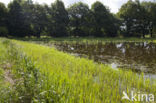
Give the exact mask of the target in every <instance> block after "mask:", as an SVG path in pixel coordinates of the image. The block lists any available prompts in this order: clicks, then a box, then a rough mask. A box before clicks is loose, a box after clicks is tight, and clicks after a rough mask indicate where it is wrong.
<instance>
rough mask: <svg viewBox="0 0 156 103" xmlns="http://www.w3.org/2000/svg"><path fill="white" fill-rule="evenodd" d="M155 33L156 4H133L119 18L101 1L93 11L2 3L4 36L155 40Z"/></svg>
mask: <svg viewBox="0 0 156 103" xmlns="http://www.w3.org/2000/svg"><path fill="white" fill-rule="evenodd" d="M155 33H156V3H155V2H145V1H144V2H140V1H139V0H135V1H132V0H129V1H128V2H127V3H125V4H123V5H122V6H121V8H120V10H119V12H118V13H116V14H113V13H111V12H110V10H109V8H108V7H106V6H105V5H104V4H102V3H101V2H99V1H96V2H95V3H93V4H92V6H91V8H89V6H88V5H87V4H85V3H83V2H78V3H75V4H73V5H71V6H69V7H68V8H65V6H64V3H63V1H61V0H56V1H55V2H54V3H52V4H51V5H47V4H38V3H33V1H32V0H13V1H12V2H10V3H9V4H8V6H5V4H3V3H0V36H6V37H8V36H13V37H26V36H27V37H30V36H35V37H38V38H39V37H40V36H42V35H44V36H52V37H66V36H79V37H84V36H95V37H117V36H124V37H145V35H149V34H150V35H151V37H153V34H155Z"/></svg>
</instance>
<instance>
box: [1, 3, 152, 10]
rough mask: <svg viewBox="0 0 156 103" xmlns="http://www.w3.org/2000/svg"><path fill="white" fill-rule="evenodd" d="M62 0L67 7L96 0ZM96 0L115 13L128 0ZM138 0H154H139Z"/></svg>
mask: <svg viewBox="0 0 156 103" xmlns="http://www.w3.org/2000/svg"><path fill="white" fill-rule="evenodd" d="M10 1H11V0H0V2H3V3H5V4H8V3H9V2H10ZM33 1H34V2H38V3H46V4H51V3H52V2H54V1H55V0H33ZM62 1H63V2H64V3H65V6H66V7H68V6H70V5H71V4H73V3H75V2H79V1H82V2H84V3H87V4H88V5H89V6H91V4H93V3H94V2H95V1H97V0H62ZM98 1H101V2H102V3H103V4H104V5H106V6H108V7H109V8H110V10H111V12H113V13H116V12H118V10H119V8H120V7H121V5H122V4H124V3H126V2H127V1H128V0H98ZM140 1H154V0H140Z"/></svg>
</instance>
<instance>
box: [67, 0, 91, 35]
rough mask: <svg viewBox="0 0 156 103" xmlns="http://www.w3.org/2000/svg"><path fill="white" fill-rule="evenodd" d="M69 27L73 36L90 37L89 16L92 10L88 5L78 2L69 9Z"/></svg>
mask: <svg viewBox="0 0 156 103" xmlns="http://www.w3.org/2000/svg"><path fill="white" fill-rule="evenodd" d="M68 13H69V19H70V22H69V26H70V30H71V34H74V36H88V35H89V32H88V31H90V30H89V26H90V25H89V14H90V10H89V7H88V5H87V4H84V3H82V2H78V3H75V4H73V5H72V6H70V7H69V8H68Z"/></svg>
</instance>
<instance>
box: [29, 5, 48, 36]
mask: <svg viewBox="0 0 156 103" xmlns="http://www.w3.org/2000/svg"><path fill="white" fill-rule="evenodd" d="M45 6H46V5H39V4H34V5H33V7H32V17H31V23H32V25H31V26H32V30H33V35H34V36H36V37H38V38H39V37H40V36H41V33H42V32H44V31H45V30H46V24H47V11H46V8H45Z"/></svg>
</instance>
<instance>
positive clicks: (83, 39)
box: [14, 37, 156, 43]
mask: <svg viewBox="0 0 156 103" xmlns="http://www.w3.org/2000/svg"><path fill="white" fill-rule="evenodd" d="M14 39H17V40H22V41H29V42H30V41H31V42H37V43H42V42H43V43H58V42H59V43H62V42H70V43H73V42H79V43H98V42H155V43H156V38H135V37H129V38H128V37H127V38H119V37H115V38H104V37H102V38H97V37H64V38H52V37H41V38H33V37H32V38H14Z"/></svg>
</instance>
